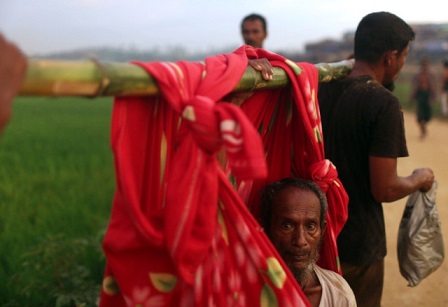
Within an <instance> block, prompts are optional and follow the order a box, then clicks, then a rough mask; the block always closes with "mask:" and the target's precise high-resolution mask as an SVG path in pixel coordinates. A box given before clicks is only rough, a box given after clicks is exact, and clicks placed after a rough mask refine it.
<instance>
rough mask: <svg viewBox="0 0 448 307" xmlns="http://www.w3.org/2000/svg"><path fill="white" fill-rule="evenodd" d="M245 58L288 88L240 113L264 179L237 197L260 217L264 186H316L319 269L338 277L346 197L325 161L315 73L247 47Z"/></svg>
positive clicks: (253, 100) (266, 94) (247, 184)
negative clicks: (255, 141)
mask: <svg viewBox="0 0 448 307" xmlns="http://www.w3.org/2000/svg"><path fill="white" fill-rule="evenodd" d="M246 52H247V54H248V56H249V57H250V58H253V59H255V58H267V59H268V60H269V61H270V62H271V64H272V66H274V67H281V68H282V69H283V70H284V71H286V73H287V75H288V77H289V80H290V81H291V87H287V88H282V89H277V90H269V91H258V92H256V93H254V94H253V96H252V97H250V98H249V99H248V100H246V101H245V102H244V103H243V104H242V106H241V109H242V110H243V111H244V112H245V113H246V115H247V116H248V118H249V119H250V120H251V121H252V122H253V124H254V126H255V127H256V128H257V130H258V132H259V133H260V136H261V137H262V139H263V144H264V149H265V157H266V163H267V166H268V177H267V178H266V179H264V180H258V181H256V180H255V181H241V182H239V192H240V195H241V197H243V198H244V199H245V200H246V202H248V204H249V207H250V209H251V211H252V213H253V214H254V215H255V216H256V217H258V216H259V205H260V199H259V195H260V190H261V189H262V188H263V187H264V186H265V185H266V184H268V183H270V182H273V181H276V180H279V179H282V178H285V177H290V176H293V177H299V178H305V179H310V180H313V181H315V182H316V183H317V184H318V185H319V186H320V187H321V189H322V190H323V191H324V192H326V196H327V200H328V213H327V216H326V220H327V227H326V231H325V233H324V239H323V242H322V246H321V251H320V257H319V261H318V264H319V265H320V266H321V267H323V268H326V269H330V270H333V271H335V272H339V273H341V268H340V264H339V258H338V251H337V243H336V238H337V236H338V234H339V233H340V231H341V230H342V227H343V226H344V224H345V222H346V220H347V217H348V207H347V206H348V195H347V193H346V192H345V189H344V188H343V186H342V183H341V182H340V180H339V179H338V177H337V171H336V168H335V167H334V165H333V164H332V163H331V162H330V161H328V160H326V159H325V153H324V143H323V134H322V125H321V119H320V112H319V105H318V101H317V88H318V80H319V79H318V77H319V76H318V70H317V68H316V67H315V65H313V64H310V63H294V62H292V61H290V60H288V59H286V58H284V57H282V56H281V55H278V54H274V53H271V52H269V51H266V50H263V49H252V48H250V47H247V49H246Z"/></svg>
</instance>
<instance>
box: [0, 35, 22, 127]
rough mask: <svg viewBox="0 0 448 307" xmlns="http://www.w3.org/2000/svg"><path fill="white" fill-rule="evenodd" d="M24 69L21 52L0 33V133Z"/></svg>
mask: <svg viewBox="0 0 448 307" xmlns="http://www.w3.org/2000/svg"><path fill="white" fill-rule="evenodd" d="M26 67H27V59H26V57H25V56H24V55H23V53H22V51H21V50H20V49H19V48H17V46H16V45H14V44H13V43H12V42H10V41H8V40H7V39H6V38H5V37H4V36H3V35H2V34H1V33H0V132H1V131H2V130H3V128H4V127H5V126H6V124H7V123H8V121H9V119H10V117H11V108H12V101H13V99H14V97H15V95H16V94H17V93H18V91H19V90H20V86H21V85H22V81H23V78H24V76H25V72H26Z"/></svg>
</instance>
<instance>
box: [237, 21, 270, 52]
mask: <svg viewBox="0 0 448 307" xmlns="http://www.w3.org/2000/svg"><path fill="white" fill-rule="evenodd" d="M241 35H242V36H243V40H244V43H245V44H246V45H249V46H252V47H254V48H263V41H264V40H265V39H266V37H267V36H268V32H267V23H266V19H265V18H264V17H263V16H261V15H259V14H250V15H247V16H246V17H244V18H243V20H242V21H241Z"/></svg>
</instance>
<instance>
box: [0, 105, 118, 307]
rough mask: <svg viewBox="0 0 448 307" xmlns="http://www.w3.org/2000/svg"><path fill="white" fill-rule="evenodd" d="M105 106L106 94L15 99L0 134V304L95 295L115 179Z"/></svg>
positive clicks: (88, 299) (64, 302) (89, 299)
mask: <svg viewBox="0 0 448 307" xmlns="http://www.w3.org/2000/svg"><path fill="white" fill-rule="evenodd" d="M111 111H112V98H99V99H88V98H43V97H20V98H17V99H16V101H15V103H14V112H13V118H12V120H11V122H10V124H9V126H8V127H7V129H6V130H5V131H4V133H3V135H2V136H1V139H0V306H76V305H77V306H90V305H91V304H92V303H93V300H94V299H96V298H97V297H98V294H99V291H100V285H101V279H102V271H103V267H104V257H103V255H102V252H101V240H102V234H103V233H104V230H105V227H106V225H107V222H108V218H109V213H110V208H111V202H112V197H113V192H114V184H115V181H114V180H115V179H114V169H113V157H112V152H111V149H110V145H109V130H110V118H111ZM82 303H84V304H85V305H82Z"/></svg>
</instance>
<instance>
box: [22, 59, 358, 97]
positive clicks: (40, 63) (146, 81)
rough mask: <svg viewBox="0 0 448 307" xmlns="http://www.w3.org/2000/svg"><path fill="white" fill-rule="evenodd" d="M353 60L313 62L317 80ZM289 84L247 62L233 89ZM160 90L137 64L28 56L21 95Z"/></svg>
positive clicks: (341, 72)
mask: <svg viewBox="0 0 448 307" xmlns="http://www.w3.org/2000/svg"><path fill="white" fill-rule="evenodd" d="M352 66H353V60H345V61H341V62H337V63H321V64H316V67H317V68H318V70H319V81H321V82H327V81H330V80H333V79H337V78H340V77H342V76H345V75H347V73H348V72H349V71H350V70H351V68H352ZM288 84H289V79H288V77H287V75H286V72H285V71H284V70H283V69H281V68H277V67H276V68H274V76H273V80H271V81H264V80H263V79H262V77H261V74H260V73H259V72H257V71H255V70H254V69H253V68H252V67H250V66H248V67H247V69H246V71H245V73H244V75H243V76H242V78H241V80H240V81H239V83H238V84H237V86H236V87H235V88H234V89H233V92H237V91H249V90H259V89H272V88H278V87H284V86H287V85H288ZM158 92H159V90H158V88H157V84H156V82H155V81H154V79H153V78H152V77H151V76H150V75H148V73H147V72H146V71H145V70H143V69H142V68H141V67H139V66H137V65H133V64H130V63H118V62H98V61H94V60H83V61H62V60H29V62H28V69H27V73H26V77H25V81H24V83H23V84H22V87H21V90H20V92H19V95H20V96H84V97H99V96H143V95H156V94H158Z"/></svg>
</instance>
